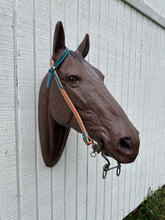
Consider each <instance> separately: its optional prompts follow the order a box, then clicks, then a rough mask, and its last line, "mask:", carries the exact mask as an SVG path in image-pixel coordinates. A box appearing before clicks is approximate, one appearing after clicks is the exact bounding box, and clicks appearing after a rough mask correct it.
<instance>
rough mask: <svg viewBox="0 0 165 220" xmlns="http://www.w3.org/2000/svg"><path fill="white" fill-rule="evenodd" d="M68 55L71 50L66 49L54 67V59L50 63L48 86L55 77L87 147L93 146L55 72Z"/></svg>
mask: <svg viewBox="0 0 165 220" xmlns="http://www.w3.org/2000/svg"><path fill="white" fill-rule="evenodd" d="M68 53H69V50H68V48H66V49H65V51H64V53H63V54H62V55H61V57H60V58H59V59H58V60H57V62H56V63H55V64H54V65H53V62H52V57H51V58H50V61H49V63H50V69H49V74H48V79H47V84H46V85H47V88H49V83H50V78H51V75H53V76H54V78H55V81H56V83H57V85H58V88H59V90H60V92H61V94H62V95H63V97H64V99H65V101H66V103H67V104H68V106H69V108H70V110H71V111H72V113H73V115H74V116H75V118H76V120H77V122H78V124H79V126H80V129H81V131H82V137H83V140H84V142H85V143H86V145H90V144H92V140H91V139H90V137H89V135H88V133H87V131H86V128H85V126H84V124H83V122H82V119H81V117H80V115H79V113H78V112H77V110H76V108H75V107H74V105H73V103H72V101H71V99H70V98H69V96H68V95H67V93H66V91H65V89H64V87H63V85H62V83H61V80H60V79H59V77H58V74H57V71H56V70H55V68H57V66H59V65H60V64H61V63H62V61H63V60H64V59H65V58H66V56H67V55H68Z"/></svg>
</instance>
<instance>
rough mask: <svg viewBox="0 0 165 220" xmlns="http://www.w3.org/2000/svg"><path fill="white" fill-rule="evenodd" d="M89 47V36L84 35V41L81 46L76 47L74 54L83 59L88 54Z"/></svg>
mask: <svg viewBox="0 0 165 220" xmlns="http://www.w3.org/2000/svg"><path fill="white" fill-rule="evenodd" d="M89 46H90V43H89V35H88V34H86V35H85V37H84V40H83V41H82V42H81V44H80V45H79V46H78V48H77V50H76V52H77V53H78V54H79V55H80V56H82V57H83V58H85V57H86V55H87V54H88V52H89Z"/></svg>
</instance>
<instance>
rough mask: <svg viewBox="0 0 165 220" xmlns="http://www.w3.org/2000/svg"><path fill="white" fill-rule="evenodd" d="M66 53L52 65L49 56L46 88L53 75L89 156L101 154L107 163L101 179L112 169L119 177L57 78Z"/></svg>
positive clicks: (117, 169)
mask: <svg viewBox="0 0 165 220" xmlns="http://www.w3.org/2000/svg"><path fill="white" fill-rule="evenodd" d="M68 53H69V50H68V48H66V49H65V51H64V52H63V54H62V55H61V57H60V58H59V59H58V60H57V61H56V63H54V64H53V61H52V56H51V58H50V60H49V64H50V69H49V70H48V79H47V84H46V87H47V88H49V84H50V79H51V75H53V76H54V78H55V81H56V83H57V85H58V88H59V90H60V92H61V94H62V96H63V97H64V99H65V101H66V103H67V105H68V106H69V108H70V110H71V111H72V113H73V115H74V116H75V118H76V120H77V122H78V124H79V126H80V129H81V131H82V138H83V141H84V142H85V144H86V145H87V146H89V145H92V148H93V152H92V153H91V154H90V155H91V157H96V155H97V154H99V153H100V152H101V156H102V157H103V158H104V159H105V160H106V161H107V163H106V164H105V165H104V167H103V173H102V177H103V179H105V178H106V176H107V172H108V171H109V170H112V169H116V175H117V176H119V175H120V171H121V165H120V163H119V162H118V165H117V166H115V167H112V168H110V165H111V164H110V162H109V160H108V158H107V157H106V156H105V155H104V154H103V152H102V150H103V147H104V146H99V145H98V144H97V143H96V142H95V141H94V140H92V139H91V138H90V137H89V135H88V133H87V130H86V128H85V126H84V124H83V122H82V119H81V117H80V115H79V113H78V112H77V110H76V108H75V107H74V105H73V103H72V101H71V99H70V98H69V96H68V94H67V93H66V91H65V89H64V87H63V85H62V83H61V80H60V79H59V77H58V74H57V71H56V68H57V67H58V66H59V65H60V64H61V63H62V62H63V60H64V59H65V58H66V56H67V55H68Z"/></svg>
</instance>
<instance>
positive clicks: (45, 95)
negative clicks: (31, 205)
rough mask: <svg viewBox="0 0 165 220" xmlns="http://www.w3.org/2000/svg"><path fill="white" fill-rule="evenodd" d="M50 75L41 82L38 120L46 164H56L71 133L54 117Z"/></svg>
mask: <svg viewBox="0 0 165 220" xmlns="http://www.w3.org/2000/svg"><path fill="white" fill-rule="evenodd" d="M47 77H48V75H46V76H45V78H44V79H43V81H42V83H41V87H40V93H39V103H38V121H39V134H40V143H41V151H42V156H43V159H44V162H45V164H46V166H48V167H52V166H54V165H55V164H56V163H57V162H58V160H59V159H60V157H61V155H62V152H63V150H64V148H65V144H66V141H67V138H68V135H69V131H70V127H65V126H62V125H60V124H58V123H57V122H56V121H55V120H54V119H53V117H52V114H51V110H50V104H49V89H48V88H47V87H46V81H47Z"/></svg>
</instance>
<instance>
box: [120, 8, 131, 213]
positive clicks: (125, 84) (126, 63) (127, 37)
mask: <svg viewBox="0 0 165 220" xmlns="http://www.w3.org/2000/svg"><path fill="white" fill-rule="evenodd" d="M124 27H125V28H124V60H123V67H122V68H123V80H122V107H123V109H124V111H125V112H126V114H128V95H129V74H130V73H129V71H130V69H129V68H130V41H131V8H130V7H128V5H125V23H124ZM122 173H124V180H123V188H124V193H123V216H126V215H127V213H128V204H129V203H128V202H129V201H128V198H129V197H128V192H129V187H128V186H129V185H128V184H129V175H130V169H129V165H122Z"/></svg>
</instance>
